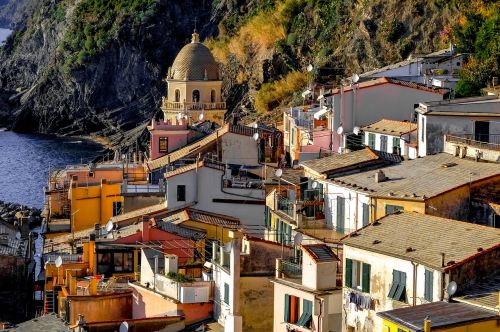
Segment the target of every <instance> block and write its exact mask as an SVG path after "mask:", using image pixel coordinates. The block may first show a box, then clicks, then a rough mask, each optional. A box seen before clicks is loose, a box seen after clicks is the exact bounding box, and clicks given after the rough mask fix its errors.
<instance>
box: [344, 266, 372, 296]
mask: <svg viewBox="0 0 500 332" xmlns="http://www.w3.org/2000/svg"><path fill="white" fill-rule="evenodd" d="M345 265H346V266H345V286H346V287H349V288H355V289H358V290H360V291H362V292H365V293H369V292H370V275H371V265H370V264H366V263H363V262H360V261H356V260H352V259H349V258H346V260H345Z"/></svg>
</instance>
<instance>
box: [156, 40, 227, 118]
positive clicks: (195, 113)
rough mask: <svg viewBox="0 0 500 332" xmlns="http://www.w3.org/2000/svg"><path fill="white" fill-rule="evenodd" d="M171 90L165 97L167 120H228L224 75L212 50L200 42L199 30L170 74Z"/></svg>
mask: <svg viewBox="0 0 500 332" xmlns="http://www.w3.org/2000/svg"><path fill="white" fill-rule="evenodd" d="M166 81H167V85H168V92H167V97H164V98H163V100H162V106H161V108H162V110H163V113H164V119H165V121H171V123H175V122H176V121H177V120H180V118H181V117H184V118H186V117H187V119H188V120H189V122H196V121H200V120H210V121H213V122H216V123H218V124H219V125H221V124H223V123H224V114H225V113H226V103H225V102H224V100H223V99H222V90H221V87H222V77H221V74H220V71H219V65H218V63H217V62H216V61H215V59H214V57H213V55H212V53H211V52H210V50H209V49H208V48H207V47H206V46H205V45H203V44H202V43H200V36H199V35H198V33H196V31H195V32H194V33H193V35H192V40H191V43H189V44H187V45H186V46H184V47H183V48H182V49H181V50H180V52H179V54H177V57H176V58H175V60H174V63H173V64H172V67H170V68H169V69H168V73H167V79H166Z"/></svg>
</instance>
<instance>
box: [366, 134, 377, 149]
mask: <svg viewBox="0 0 500 332" xmlns="http://www.w3.org/2000/svg"><path fill="white" fill-rule="evenodd" d="M376 141H377V137H376V135H375V134H374V133H368V142H367V143H368V144H367V145H368V147H369V148H370V149H372V150H375V142H376Z"/></svg>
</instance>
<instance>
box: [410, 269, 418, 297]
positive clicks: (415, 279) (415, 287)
mask: <svg viewBox="0 0 500 332" xmlns="http://www.w3.org/2000/svg"><path fill="white" fill-rule="evenodd" d="M411 264H412V265H413V306H416V305H417V266H418V263H415V262H414V261H411Z"/></svg>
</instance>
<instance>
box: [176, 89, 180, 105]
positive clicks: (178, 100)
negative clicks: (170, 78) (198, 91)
mask: <svg viewBox="0 0 500 332" xmlns="http://www.w3.org/2000/svg"><path fill="white" fill-rule="evenodd" d="M180 101H181V92H180V91H179V89H176V90H175V102H176V103H178V102H180Z"/></svg>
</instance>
